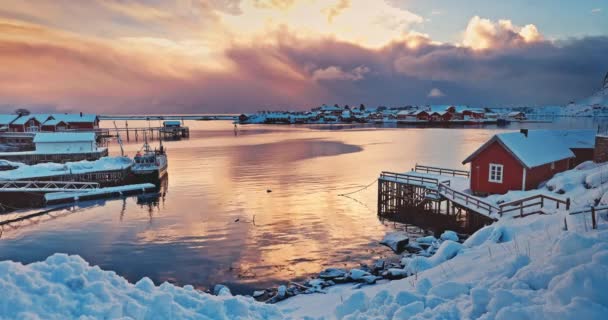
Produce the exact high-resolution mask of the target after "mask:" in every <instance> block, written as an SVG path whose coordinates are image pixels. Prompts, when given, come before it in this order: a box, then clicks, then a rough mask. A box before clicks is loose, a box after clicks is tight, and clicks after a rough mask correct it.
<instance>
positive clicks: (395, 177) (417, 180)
mask: <svg viewBox="0 0 608 320" xmlns="http://www.w3.org/2000/svg"><path fill="white" fill-rule="evenodd" d="M380 179H383V180H390V181H395V182H401V183H405V184H413V185H419V186H422V187H431V188H437V186H438V185H439V184H440V181H439V179H437V178H430V177H424V176H417V175H410V174H407V173H395V172H388V171H382V173H380ZM441 183H446V184H448V185H449V184H450V181H443V182H441Z"/></svg>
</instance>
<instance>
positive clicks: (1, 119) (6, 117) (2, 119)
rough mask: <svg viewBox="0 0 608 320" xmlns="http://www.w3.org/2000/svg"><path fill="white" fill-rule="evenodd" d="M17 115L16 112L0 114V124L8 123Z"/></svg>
mask: <svg viewBox="0 0 608 320" xmlns="http://www.w3.org/2000/svg"><path fill="white" fill-rule="evenodd" d="M17 117H18V115H16V114H0V125H2V124H4V125H6V124H10V123H11V122H13V120H15V119H17Z"/></svg>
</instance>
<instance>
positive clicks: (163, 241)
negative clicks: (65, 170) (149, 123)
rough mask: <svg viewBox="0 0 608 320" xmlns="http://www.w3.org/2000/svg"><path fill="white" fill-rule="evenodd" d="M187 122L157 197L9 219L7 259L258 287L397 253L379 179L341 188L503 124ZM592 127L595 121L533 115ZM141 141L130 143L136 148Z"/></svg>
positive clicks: (1, 254)
mask: <svg viewBox="0 0 608 320" xmlns="http://www.w3.org/2000/svg"><path fill="white" fill-rule="evenodd" d="M119 124H121V122H119ZM102 125H103V124H102ZM105 125H107V126H111V123H106V124H105ZM135 125H136V124H135V123H134V122H130V123H129V126H130V127H134V126H135ZM141 125H144V124H141ZM187 125H189V126H190V127H191V130H192V131H191V135H192V137H191V138H190V139H189V140H183V141H172V142H166V143H165V146H166V147H167V148H168V153H169V177H168V181H167V190H166V194H165V195H164V196H163V197H161V199H159V201H158V202H157V203H150V204H146V203H145V202H142V201H139V203H138V199H137V198H128V199H125V200H111V201H106V202H90V203H82V204H80V206H79V207H75V208H72V209H71V210H59V211H58V212H56V213H55V214H54V215H55V216H57V217H56V218H54V219H49V218H45V219H43V220H42V221H40V222H39V223H37V224H29V225H25V226H21V227H19V226H15V227H16V228H15V229H12V228H4V230H3V233H2V238H1V239H0V260H6V259H11V260H16V261H21V262H24V263H28V262H32V261H38V260H43V259H45V258H46V257H47V256H49V255H51V254H53V253H54V252H65V253H70V254H79V255H81V256H82V257H84V258H85V259H86V260H88V261H89V262H90V263H91V264H95V265H100V266H101V267H102V268H104V269H111V270H114V271H116V272H117V273H118V274H120V275H122V276H124V277H126V278H127V279H129V280H130V281H137V280H138V279H140V278H141V277H143V276H148V277H150V278H151V279H153V280H154V282H155V283H160V282H162V281H170V282H173V283H177V284H180V285H183V284H193V285H195V286H197V287H199V288H208V287H210V286H211V285H213V284H216V283H225V284H228V285H229V286H230V287H231V289H232V290H233V291H234V292H240V293H246V294H250V293H251V292H252V291H251V290H253V289H254V288H265V287H269V286H272V285H276V284H277V283H278V282H284V281H287V280H292V279H296V278H302V277H306V276H308V275H310V274H312V273H316V272H318V271H320V270H321V269H323V268H325V267H329V266H347V267H349V266H357V265H358V264H359V263H361V262H368V261H371V260H372V259H375V258H379V257H384V256H390V255H391V252H390V250H388V249H386V248H384V247H381V246H378V245H377V242H378V241H379V240H380V239H381V238H382V237H383V236H384V234H385V233H386V232H387V231H390V230H394V229H395V228H397V229H400V228H402V226H400V225H396V224H393V223H389V222H382V221H379V220H378V218H377V216H376V212H375V208H376V186H375V185H373V186H371V187H370V188H368V189H366V190H363V191H361V192H359V193H356V194H354V195H353V196H352V197H353V198H354V199H350V198H346V197H341V196H339V194H341V193H345V192H349V191H353V190H357V189H359V188H361V187H363V186H365V185H368V184H369V183H371V182H373V181H375V179H376V177H377V176H378V173H379V172H380V171H382V170H395V171H406V170H408V169H409V168H412V167H413V166H414V165H415V164H416V163H421V164H428V165H437V166H445V167H453V168H464V167H463V166H462V165H461V161H462V160H463V159H464V158H465V157H466V156H467V155H468V154H470V153H471V152H472V151H474V149H476V148H477V147H478V146H479V145H480V144H481V143H483V142H484V141H486V139H488V138H489V137H490V136H491V135H492V134H494V133H496V132H497V130H498V129H497V128H494V127H486V128H468V129H416V128H360V127H353V126H332V127H324V126H322V127H288V126H253V125H252V126H242V127H240V128H239V131H238V134H237V135H236V136H235V133H234V131H233V126H232V124H231V123H229V122H189V123H187ZM593 126H594V124H593V123H592V121H591V120H590V119H582V120H567V121H564V120H562V121H560V122H559V123H557V124H527V125H525V127H527V128H544V127H562V128H564V127H567V128H592V127H593ZM517 128H518V126H517V125H515V126H512V127H511V128H509V129H517ZM501 130H503V129H501ZM140 147H141V144H140V143H137V144H136V143H134V142H131V143H130V144H128V145H127V146H126V147H125V149H126V152H127V153H128V154H130V155H133V154H134V153H135V152H136V151H137V150H138V149H139V148H140ZM111 152H112V153H113V154H117V152H118V148H117V146H116V145H111ZM267 190H272V192H270V193H268V192H267Z"/></svg>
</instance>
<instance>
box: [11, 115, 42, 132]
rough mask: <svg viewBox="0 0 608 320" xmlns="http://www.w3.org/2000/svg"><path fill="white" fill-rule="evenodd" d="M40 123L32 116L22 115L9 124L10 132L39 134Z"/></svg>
mask: <svg viewBox="0 0 608 320" xmlns="http://www.w3.org/2000/svg"><path fill="white" fill-rule="evenodd" d="M41 125H42V123H41V122H40V121H39V120H38V119H37V118H36V117H35V116H34V115H23V116H20V117H19V118H17V119H15V120H14V121H13V122H11V123H10V124H9V131H12V132H39V131H40V127H41Z"/></svg>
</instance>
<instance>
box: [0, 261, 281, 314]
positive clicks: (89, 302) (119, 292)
mask: <svg viewBox="0 0 608 320" xmlns="http://www.w3.org/2000/svg"><path fill="white" fill-rule="evenodd" d="M0 274H1V275H2V277H0V292H2V299H0V318H2V319H77V318H78V319H118V318H122V319H226V320H232V319H283V316H282V315H281V313H280V311H278V310H277V308H276V307H275V306H272V305H266V304H261V303H257V302H255V301H254V300H253V299H252V298H245V297H232V296H224V295H223V296H218V297H216V296H212V295H209V294H206V293H201V292H199V291H197V290H194V288H192V286H185V287H184V288H180V287H176V286H174V285H171V284H169V283H163V284H161V285H160V286H155V285H154V283H152V281H151V280H150V279H148V278H143V279H141V280H140V281H138V282H137V283H136V284H131V283H129V282H127V280H125V279H124V278H121V277H119V276H118V275H116V273H114V272H112V271H103V270H101V269H100V268H99V267H91V266H89V265H88V264H87V263H86V262H85V261H84V260H83V259H82V258H80V257H78V256H68V255H65V254H55V255H53V256H51V257H49V258H48V259H46V260H45V261H43V262H36V263H32V264H29V265H22V264H19V263H15V262H11V261H4V262H0Z"/></svg>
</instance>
